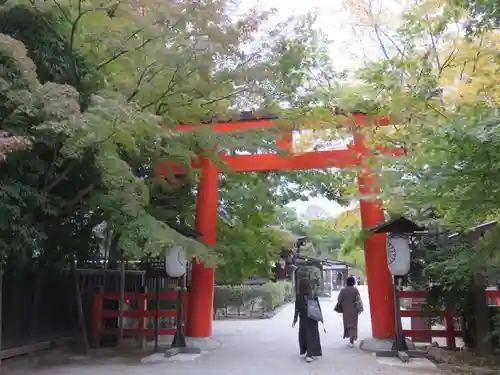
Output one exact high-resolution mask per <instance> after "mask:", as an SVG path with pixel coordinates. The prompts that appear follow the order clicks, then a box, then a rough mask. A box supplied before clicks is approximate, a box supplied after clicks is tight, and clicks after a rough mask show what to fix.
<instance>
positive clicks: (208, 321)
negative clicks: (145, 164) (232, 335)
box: [186, 159, 219, 337]
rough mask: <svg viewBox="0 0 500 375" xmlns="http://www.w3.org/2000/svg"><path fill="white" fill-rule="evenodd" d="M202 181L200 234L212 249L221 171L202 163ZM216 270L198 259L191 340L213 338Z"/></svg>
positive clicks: (189, 328)
mask: <svg viewBox="0 0 500 375" xmlns="http://www.w3.org/2000/svg"><path fill="white" fill-rule="evenodd" d="M200 163H201V179H200V182H199V184H198V199H197V202H196V230H197V231H198V233H200V234H201V236H202V239H203V242H205V244H207V245H209V246H213V245H215V243H216V242H217V217H218V215H217V209H218V204H219V199H218V190H219V183H218V178H219V171H218V170H217V168H216V167H215V166H214V165H213V164H212V163H211V162H210V161H209V160H208V159H203V160H201V162H200ZM214 285H215V276H214V269H213V268H209V267H205V265H204V264H203V263H202V262H199V261H198V260H197V259H193V261H192V270H191V286H190V289H189V305H188V306H189V308H188V311H187V313H188V317H187V325H186V329H187V336H190V337H210V336H212V319H213V318H212V316H213V305H214Z"/></svg>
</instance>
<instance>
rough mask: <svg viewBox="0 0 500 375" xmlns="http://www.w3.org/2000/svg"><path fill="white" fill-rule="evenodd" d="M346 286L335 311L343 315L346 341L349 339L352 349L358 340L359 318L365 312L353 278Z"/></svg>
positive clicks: (350, 277)
mask: <svg viewBox="0 0 500 375" xmlns="http://www.w3.org/2000/svg"><path fill="white" fill-rule="evenodd" d="M346 285H347V286H345V287H344V288H342V289H341V290H340V292H339V295H338V298H337V305H336V306H335V311H337V312H339V313H340V312H341V313H342V319H343V321H344V339H347V338H348V339H349V347H351V348H352V347H353V346H354V341H356V340H357V339H358V316H359V315H360V314H361V313H362V312H363V302H362V301H361V295H360V294H359V290H358V289H357V288H356V279H355V278H354V277H353V276H349V277H348V278H347V280H346Z"/></svg>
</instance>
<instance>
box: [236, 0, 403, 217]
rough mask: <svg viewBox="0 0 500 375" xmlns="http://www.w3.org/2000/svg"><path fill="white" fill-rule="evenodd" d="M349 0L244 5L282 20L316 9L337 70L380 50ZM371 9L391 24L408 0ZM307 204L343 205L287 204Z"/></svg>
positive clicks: (268, 0)
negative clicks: (272, 11) (274, 12)
mask: <svg viewBox="0 0 500 375" xmlns="http://www.w3.org/2000/svg"><path fill="white" fill-rule="evenodd" d="M346 1H349V0H333V1H332V0H330V1H329V0H244V4H245V6H246V5H247V4H248V7H252V6H256V7H257V8H259V9H270V8H276V9H277V10H278V14H277V17H276V21H277V22H279V21H284V20H286V19H287V18H288V17H289V16H291V15H299V14H305V13H307V12H309V11H315V10H316V11H318V15H319V18H318V20H317V27H318V28H319V29H321V30H322V31H323V32H325V33H326V34H327V36H328V38H329V39H330V41H331V48H330V49H331V56H332V60H333V63H334V65H335V67H336V68H337V69H338V70H343V69H349V70H355V69H357V68H360V67H361V66H363V64H364V62H366V59H378V58H381V57H382V56H381V50H380V47H379V44H378V42H377V40H376V39H375V37H374V34H373V32H372V30H371V29H370V28H366V27H365V28H363V27H360V21H359V19H357V18H356V17H355V16H354V15H353V13H352V12H351V11H350V10H348V8H346V7H345V3H346ZM362 1H363V0H350V2H351V4H360V3H361V2H362ZM370 1H371V4H372V7H373V8H372V9H373V10H374V13H376V14H377V15H378V17H379V20H380V22H381V23H382V24H385V25H389V26H388V27H389V28H393V27H395V26H396V25H397V24H398V23H399V20H400V15H401V12H402V10H403V9H404V8H405V6H406V5H407V4H408V3H407V1H409V0H370ZM309 204H314V205H317V206H320V207H321V208H323V209H325V210H326V211H328V212H330V213H331V214H332V215H334V216H336V215H338V214H340V213H341V212H343V211H345V210H346V208H344V207H342V206H340V205H339V204H338V203H337V202H331V201H329V200H328V199H326V198H323V197H316V198H312V199H310V200H309V201H306V202H302V201H297V202H293V203H292V204H290V205H289V206H291V207H293V208H295V209H296V210H297V212H298V213H299V214H303V213H304V212H305V210H306V209H307V206H308V205H309Z"/></svg>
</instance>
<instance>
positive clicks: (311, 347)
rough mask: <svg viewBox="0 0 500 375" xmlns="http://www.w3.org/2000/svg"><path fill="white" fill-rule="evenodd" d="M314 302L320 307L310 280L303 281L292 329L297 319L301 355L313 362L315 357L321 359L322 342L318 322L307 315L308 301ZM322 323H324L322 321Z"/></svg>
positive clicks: (296, 303) (300, 286)
mask: <svg viewBox="0 0 500 375" xmlns="http://www.w3.org/2000/svg"><path fill="white" fill-rule="evenodd" d="M311 299H312V300H314V301H316V302H317V303H318V307H319V309H320V310H321V306H320V305H319V300H318V297H317V296H315V295H314V294H313V290H312V288H311V286H310V284H309V281H308V280H301V281H300V284H299V292H298V293H297V296H296V297H295V316H294V317H293V324H292V327H295V324H296V323H297V319H300V320H299V347H300V355H305V356H306V361H307V362H311V361H312V360H313V359H314V358H315V357H321V355H322V351H321V341H320V338H319V329H318V322H317V321H316V320H314V319H311V318H310V317H309V316H308V314H307V304H308V302H307V301H308V300H311ZM321 322H323V321H322V320H321Z"/></svg>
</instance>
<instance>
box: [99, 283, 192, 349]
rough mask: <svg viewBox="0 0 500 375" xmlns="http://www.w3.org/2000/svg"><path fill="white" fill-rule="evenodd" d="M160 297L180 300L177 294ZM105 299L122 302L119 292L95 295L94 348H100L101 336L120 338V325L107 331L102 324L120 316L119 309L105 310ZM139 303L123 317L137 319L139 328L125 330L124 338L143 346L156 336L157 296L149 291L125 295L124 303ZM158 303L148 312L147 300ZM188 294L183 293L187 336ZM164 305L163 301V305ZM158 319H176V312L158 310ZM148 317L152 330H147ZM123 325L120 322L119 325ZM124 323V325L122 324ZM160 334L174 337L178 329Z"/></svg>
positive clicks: (168, 293)
mask: <svg viewBox="0 0 500 375" xmlns="http://www.w3.org/2000/svg"><path fill="white" fill-rule="evenodd" d="M159 298H160V301H161V300H174V301H177V293H176V292H160V293H159ZM105 300H113V301H120V293H114V292H105V293H96V294H95V296H94V305H93V313H92V315H93V316H92V345H93V346H94V347H98V346H99V345H100V341H101V337H102V335H105V334H108V335H116V336H118V335H119V333H120V328H119V326H117V327H113V328H108V327H104V326H103V321H104V320H105V319H110V318H114V319H117V318H119V317H120V311H119V309H116V310H104V308H103V306H104V301H105ZM134 300H135V301H137V304H136V305H137V308H136V309H133V310H124V311H123V317H124V318H134V319H136V320H137V328H134V329H124V330H123V335H124V337H135V338H136V340H138V341H139V342H140V343H142V342H144V339H145V338H147V337H151V338H153V337H154V335H155V328H154V319H155V317H156V309H155V306H156V293H155V292H147V293H141V292H137V293H125V301H127V302H129V305H130V302H132V301H134ZM151 300H153V301H155V303H153V306H152V307H151V306H150V309H148V301H151ZM188 301H189V297H188V293H184V308H183V312H184V313H183V315H184V333H186V332H185V330H186V324H187V319H186V318H187V316H186V311H187V307H188ZM160 304H161V302H160ZM158 317H159V318H164V317H174V318H175V317H177V311H176V310H160V311H158ZM147 318H151V319H152V320H153V328H147V327H146V322H147ZM119 324H120V323H119ZM122 324H123V322H122ZM158 331H159V334H160V335H173V334H175V327H173V328H160V329H159V330H158Z"/></svg>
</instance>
